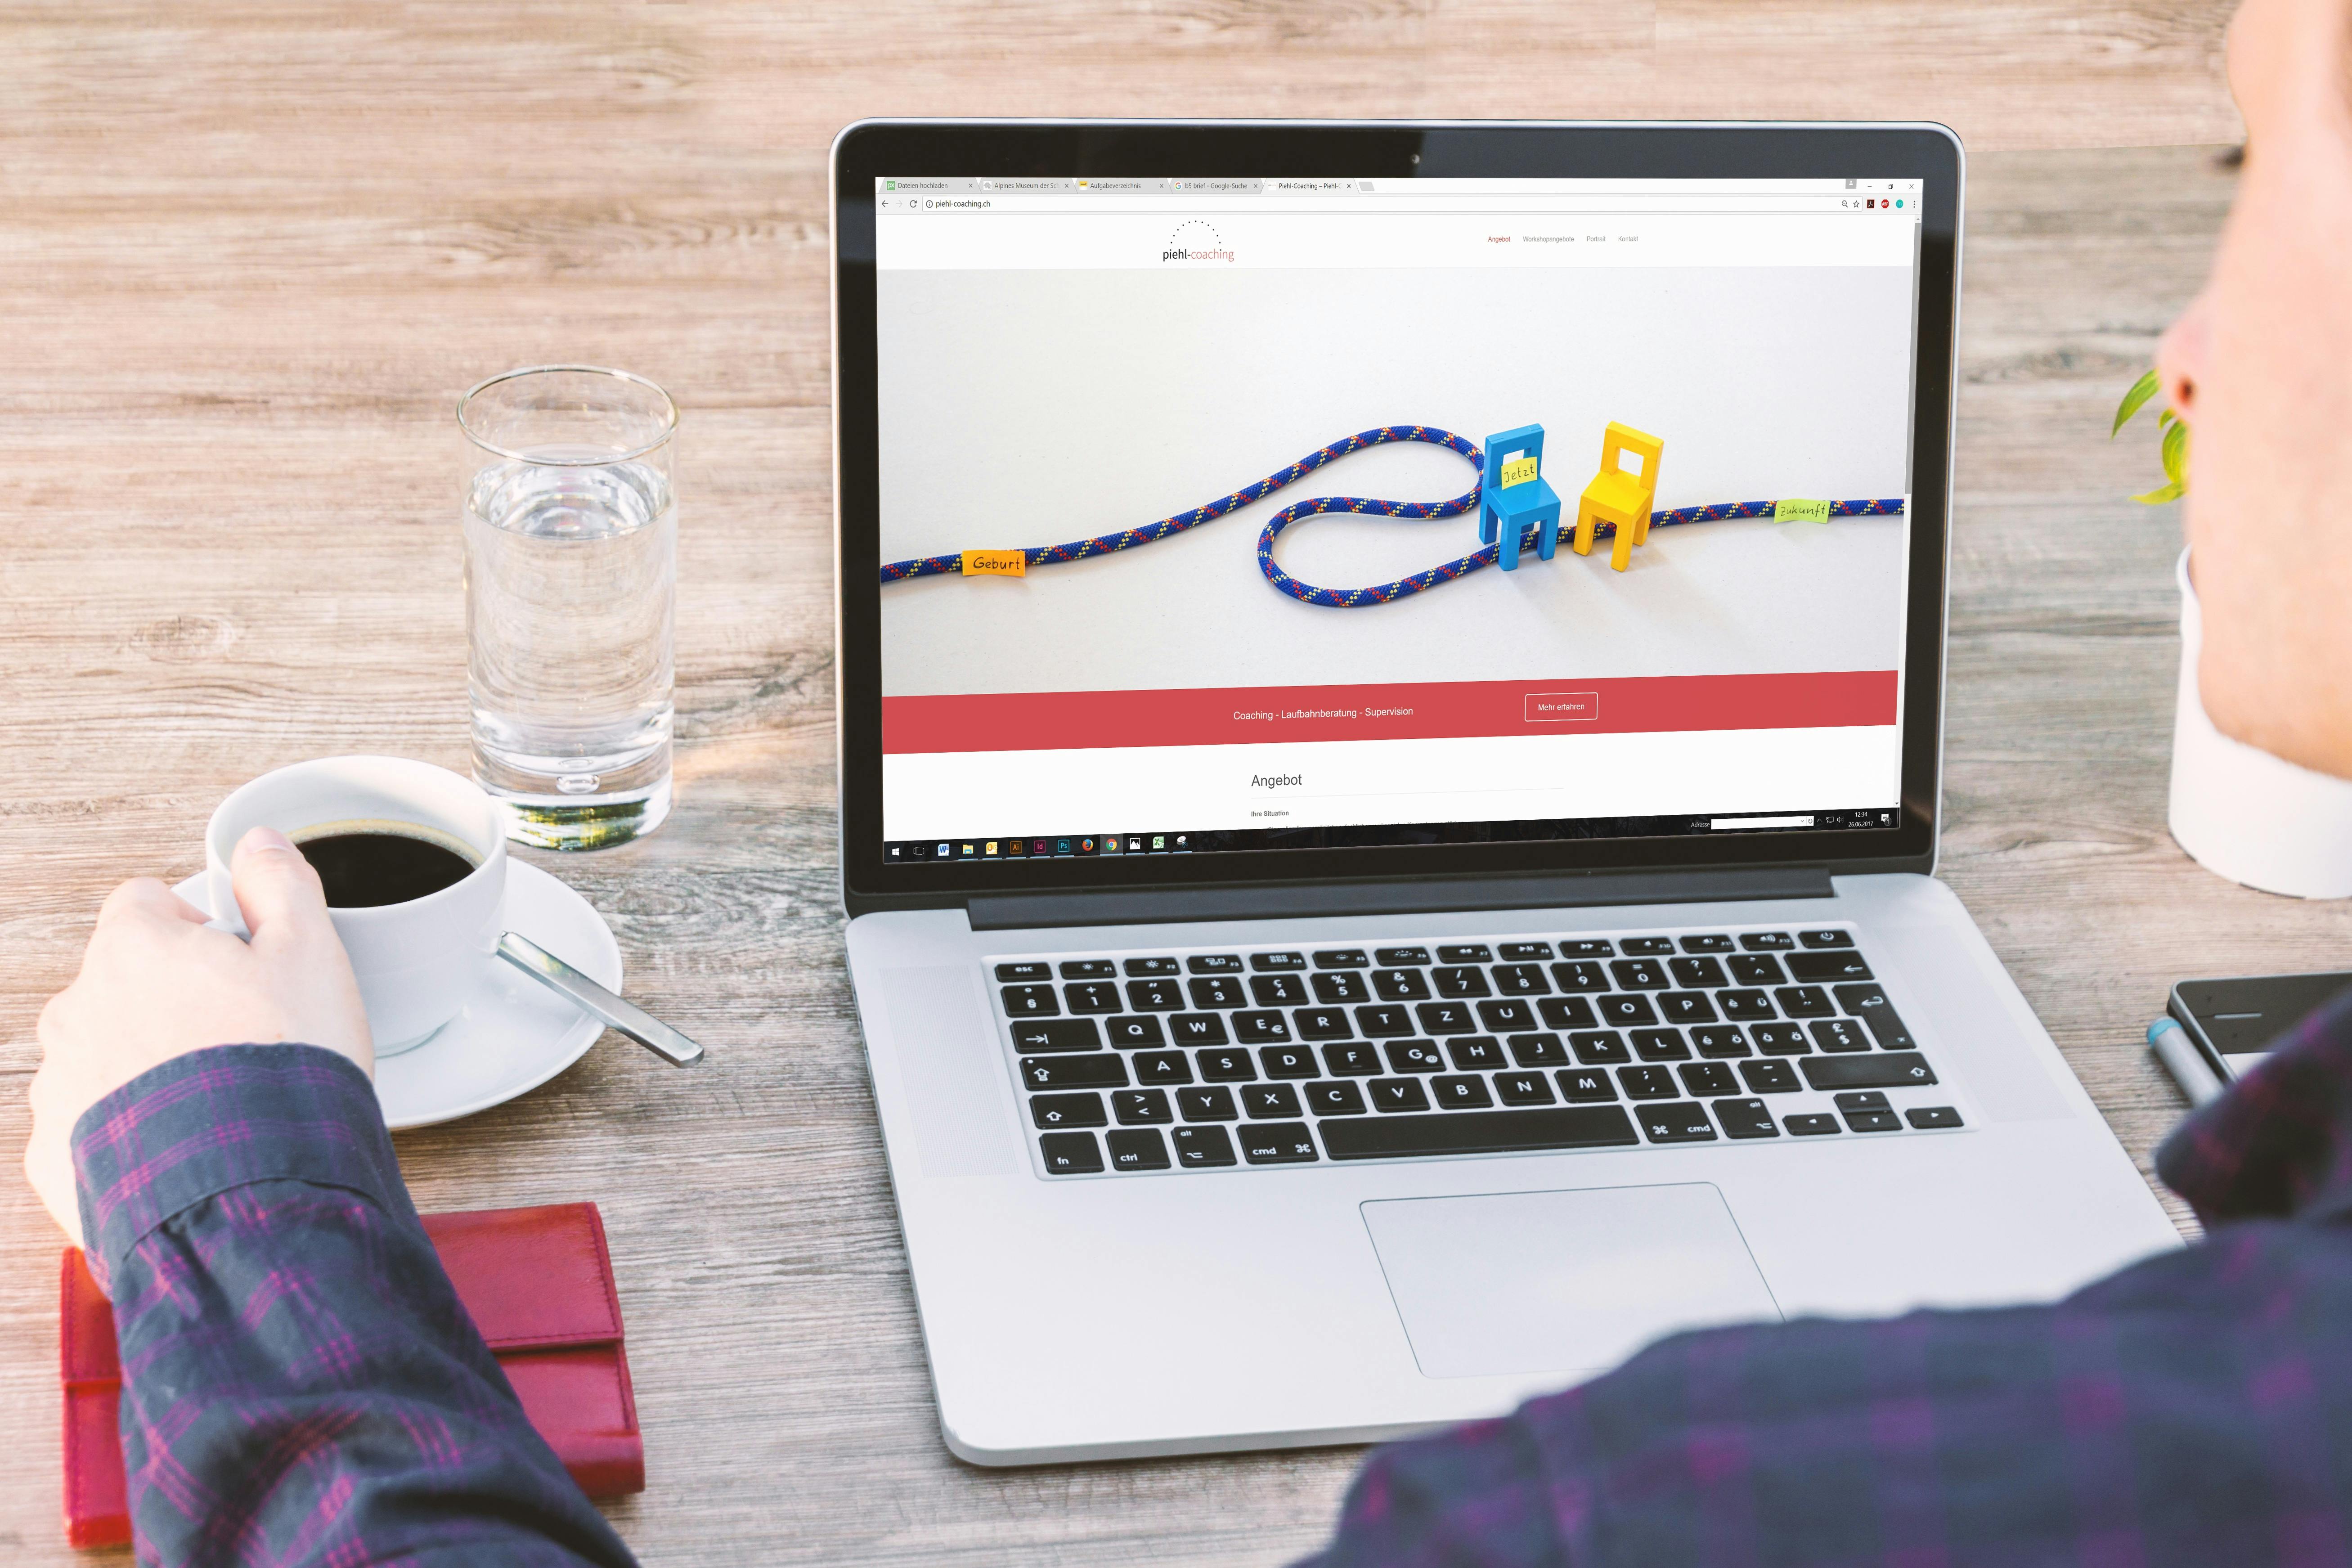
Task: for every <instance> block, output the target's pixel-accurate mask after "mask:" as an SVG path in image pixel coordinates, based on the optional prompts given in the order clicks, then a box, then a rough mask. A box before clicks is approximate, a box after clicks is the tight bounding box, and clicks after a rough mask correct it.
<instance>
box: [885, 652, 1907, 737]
mask: <svg viewBox="0 0 2352 1568" xmlns="http://www.w3.org/2000/svg"><path fill="white" fill-rule="evenodd" d="M1895 684H1896V672H1895V671H1894V670H1891V669H1853V670H1830V671H1823V672H1818V673H1813V674H1805V675H1665V676H1629V677H1622V678H1619V679H1608V680H1576V679H1565V680H1553V681H1543V680H1450V681H1429V682H1420V683H1412V684H1402V685H1381V686H1231V687H1203V688H1197V689H1183V690H1171V691H1016V692H995V693H987V694H980V695H973V696H963V697H886V698H884V699H883V700H882V750H883V752H885V753H886V754H907V753H911V752H1062V751H1091V750H1098V749H1108V748H1113V747H1127V746H1233V745H1247V744H1249V743H1251V742H1257V741H1288V742H1297V741H1431V740H1456V739H1460V738H1463V737H1466V736H1484V735H1559V734H1587V735H1594V734H1598V735H1622V734H1637V733H1646V732H1655V731H1669V730H1811V729H1834V728H1844V727H1850V726H1861V725H1883V724H1892V723H1894V722H1895V695H1896V694H1895Z"/></svg>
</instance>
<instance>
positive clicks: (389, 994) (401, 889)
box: [205, 757, 507, 1058]
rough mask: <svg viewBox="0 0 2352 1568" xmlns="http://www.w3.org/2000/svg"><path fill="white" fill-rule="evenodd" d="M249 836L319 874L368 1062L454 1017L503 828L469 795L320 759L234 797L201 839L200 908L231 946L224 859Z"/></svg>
mask: <svg viewBox="0 0 2352 1568" xmlns="http://www.w3.org/2000/svg"><path fill="white" fill-rule="evenodd" d="M256 827H274V828H276V829H277V830H278V832H280V833H283V834H284V835H286V837H289V838H290V839H292V840H293V841H294V843H295V846H296V847H298V848H299V849H300V850H301V851H302V854H303V857H304V858H306V859H308V860H309V861H310V863H311V865H312V866H313V867H314V868H317V869H318V870H319V873H320V881H321V882H322V883H324V884H325V886H326V889H327V912H328V915H329V917H330V918H331V920H332V921H334V925H335V934H336V935H338V936H340V937H341V938H342V942H343V951H344V952H347V953H349V954H350V955H351V960H352V973H353V974H355V975H356V976H357V977H358V980H359V985H360V999H361V1001H362V1003H363V1004H365V1005H366V1007H367V1016H368V1030H369V1033H371V1034H372V1035H373V1036H374V1037H375V1054H376V1055H377V1056H378V1057H379V1058H383V1057H389V1056H395V1055H397V1054H399V1053H400V1052H402V1051H404V1050H407V1049H409V1048H411V1047H415V1046H419V1045H422V1044H424V1042H425V1039H426V1038H427V1037H429V1036H430V1035H431V1034H432V1033H433V1031H435V1030H436V1029H438V1028H439V1027H440V1026H442V1025H444V1024H446V1023H447V1022H448V1021H449V1020H450V1019H451V1018H453V1017H455V1016H457V1011H458V1009H459V1008H461V1007H463V1006H464V1005H466V1001H467V997H468V995H470V994H472V992H473V989H474V987H475V985H476V984H477V982H478V977H479V975H480V973H481V966H482V963H483V961H484V960H485V959H486V958H487V957H488V955H489V954H491V953H492V952H494V951H495V950H496V948H497V946H498V941H499V933H500V931H503V930H504V929H505V928H504V921H503V920H502V919H501V914H502V911H503V909H504V907H505V903H506V878H507V844H506V823H505V820H504V818H503V816H501V815H500V812H499V806H498V805H497V803H496V802H495V801H493V800H492V799H491V798H490V796H489V795H488V794H487V793H485V792H484V791H483V789H482V787H481V786H480V785H479V784H475V783H474V782H473V781H472V780H471V779H468V778H465V777H463V776H462V775H460V774H457V773H451V772H449V771H448V770H447V769H446V768H436V767H435V766H433V765H432V764H431V763H416V762H409V761H407V760H405V759H404V758H400V757H323V758H320V760H318V761H316V762H309V763H295V764H294V765H293V766H291V767H285V768H280V769H278V771H277V772H276V773H264V774H262V775H261V777H259V778H257V779H255V780H254V781H253V782H252V783H250V784H246V785H244V786H243V787H241V788H239V789H238V790H236V792H235V793H234V794H232V795H230V796H229V797H228V798H227V799H226V800H225V801H223V802H221V804H220V807H219V809H217V810H216V811H215V812H214V813H213V816H212V821H211V823H210V824H209V825H208V826H206V827H205V893H206V896H207V900H208V901H209V902H210V904H211V905H212V910H213V914H214V918H215V921H216V922H217V923H219V924H222V925H225V926H226V927H228V928H229V929H230V930H232V931H236V932H237V933H238V934H239V935H243V934H245V933H246V932H245V922H244V920H243V918H242V917H241V916H240V915H239V913H238V910H237V904H236V892H235V890H234V889H232V887H231V886H230V881H229V858H230V856H232V855H233V854H235V853H236V845H237V840H239V839H241V838H243V837H245V835H246V834H247V832H249V831H251V830H252V829H254V828H256Z"/></svg>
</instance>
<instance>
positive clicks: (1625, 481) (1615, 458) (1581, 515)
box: [1576, 421, 1666, 572]
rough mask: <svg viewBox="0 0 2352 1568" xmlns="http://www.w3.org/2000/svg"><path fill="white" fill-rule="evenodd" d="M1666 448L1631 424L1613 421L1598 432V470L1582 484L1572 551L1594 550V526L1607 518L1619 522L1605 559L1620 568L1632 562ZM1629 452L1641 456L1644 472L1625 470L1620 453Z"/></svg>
mask: <svg viewBox="0 0 2352 1568" xmlns="http://www.w3.org/2000/svg"><path fill="white" fill-rule="evenodd" d="M1665 449H1666V444H1665V442H1664V441H1663V440H1661V439H1659V438H1658V437H1655V436H1645V435H1643V433H1642V432H1641V431H1639V430H1636V429H1634V428H1633V426H1631V425H1619V424H1616V423H1614V422H1613V421H1612V423H1611V424H1610V426H1609V428H1608V429H1607V430H1606V431H1604V432H1602V434H1601V472H1600V473H1599V474H1598V475H1596V476H1594V478H1593V480H1592V482H1591V484H1589V485H1587V486H1585V487H1584V495H1583V498H1582V499H1581V500H1579V501H1578V502H1577V503H1576V552H1577V553H1578V554H1579V555H1590V554H1591V553H1592V525H1593V524H1594V523H1596V522H1611V523H1614V524H1616V526H1617V547H1616V548H1615V549H1614V550H1612V551H1611V552H1609V564H1610V565H1611V566H1612V567H1614V568H1615V569H1616V570H1618V571H1620V572H1622V571H1623V570H1625V568H1626V567H1627V566H1629V565H1631V564H1632V563H1633V546H1635V545H1637V544H1645V543H1647V542H1649V538H1650V509H1651V507H1652V506H1653V505H1654V504H1655V503H1656V501H1657V499H1658V459H1659V458H1660V457H1662V456H1664V453H1665ZM1628 452H1631V453H1633V455H1634V456H1635V457H1636V458H1640V459H1641V460H1642V471H1641V472H1640V473H1638V474H1629V473H1627V472H1626V471H1625V469H1624V466H1623V458H1624V455H1625V454H1626V453H1628Z"/></svg>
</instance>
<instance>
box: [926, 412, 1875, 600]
mask: <svg viewBox="0 0 2352 1568" xmlns="http://www.w3.org/2000/svg"><path fill="white" fill-rule="evenodd" d="M1391 441H1423V442H1426V443H1428V444H1430V445H1432V446H1436V447H1446V448H1447V449H1449V450H1451V451H1454V452H1459V453H1460V454H1461V455H1462V456H1463V457H1465V458H1468V459H1469V460H1470V464H1471V466H1472V467H1473V468H1477V469H1479V470H1480V471H1481V472H1482V473H1483V472H1484V471H1485V459H1484V458H1483V457H1482V456H1481V455H1480V453H1479V451H1478V448H1477V447H1476V446H1475V444H1473V443H1472V442H1470V441H1467V440H1465V439H1464V438H1463V437H1459V436H1456V435H1455V434H1454V433H1453V432H1452V431H1451V430H1439V429H1436V428H1434V427H1433V426H1427V425H1382V426H1379V427H1378V428H1377V429H1371V430H1360V431H1358V432H1357V433H1356V434H1355V435H1353V436H1349V437H1346V438H1344V439H1342V440H1339V441H1334V442H1333V443H1331V445H1329V446H1328V447H1318V448H1317V449H1316V450H1314V451H1312V452H1309V453H1308V454H1307V456H1305V457H1304V458H1299V459H1298V461H1297V462H1295V463H1293V464H1291V465H1290V466H1289V467H1288V468H1283V469H1281V470H1279V471H1278V472H1276V473H1272V474H1268V475H1267V476H1266V477H1265V478H1264V479H1260V480H1258V481H1257V483H1255V484H1254V485H1245V486H1244V487H1243V488H1242V489H1237V490H1235V491H1234V492H1233V494H1231V495H1228V496H1220V497H1219V498H1218V499H1217V500H1213V501H1211V502H1209V503H1208V504H1207V505H1206V506H1199V507H1195V508H1193V509H1192V510H1191V511H1180V512H1178V513H1177V514H1176V515H1175V516H1173V517H1163V518H1161V519H1160V521H1158V522H1154V523H1148V524H1146V525H1145V526H1143V527H1141V528H1130V529H1126V530H1124V531H1120V532H1118V533H1103V534H1097V535H1096V536H1095V537H1094V538H1092V539H1076V540H1072V541H1071V542H1069V543H1067V544H1040V545H1033V546H1031V547H1029V548H1027V549H1024V550H1023V551H1022V552H1021V555H1022V558H1023V560H1024V563H1025V564H1026V565H1028V566H1050V565H1053V564H1055V563H1058V562H1063V561H1083V560H1085V559H1086V558H1087V556H1089V555H1108V554H1109V553H1111V552H1114V551H1118V550H1133V549H1135V548H1137V547H1138V546H1139V545H1145V544H1156V543H1158V542H1160V541H1161V540H1163V539H1166V538H1167V537H1169V536H1170V535H1171V534H1176V533H1181V532H1183V531H1185V530H1186V529H1190V528H1198V527H1199V526H1200V525H1201V524H1202V523H1204V522H1214V521H1216V520H1217V519H1219V518H1221V517H1223V516H1224V515H1225V514H1226V513H1227V512H1229V511H1233V510H1236V509H1238V508H1241V507H1245V506H1248V505H1250V504H1251V503H1252V502H1254V501H1260V500H1265V498H1266V497H1267V496H1270V495H1272V494H1273V493H1274V492H1275V491H1276V490H1278V489H1282V488H1283V487H1284V486H1286V485H1288V484H1290V483H1292V482H1293V481H1295V480H1297V479H1304V478H1305V477H1306V476H1307V475H1308V474H1311V473H1313V472H1314V471H1315V470H1316V469H1318V468H1321V467H1323V466H1324V465H1325V464H1326V463H1329V462H1334V461H1336V460H1338V459H1339V458H1344V457H1346V456H1347V455H1348V454H1349V453H1350V452H1360V451H1362V450H1363V449H1364V448H1365V447H1378V446H1382V445H1384V444H1386V443H1388V442H1391ZM1478 496H1479V489H1478V487H1477V486H1475V485H1474V486H1472V487H1471V488H1470V489H1469V490H1468V491H1467V492H1465V494H1462V495H1458V496H1455V497H1454V499H1453V500H1442V501H1401V500H1372V499H1370V498H1369V497H1365V496H1317V497H1315V498H1314V499H1312V500H1302V501H1293V502H1292V503H1291V504H1290V505H1288V506H1286V507H1285V508H1283V509H1282V510H1280V511H1278V512H1276V513H1275V514H1274V516H1273V517H1271V518H1269V519H1267V520H1266V524H1265V529H1264V530H1263V531H1260V532H1259V534H1258V536H1257V564H1258V570H1259V571H1261V572H1263V573H1265V579H1266V581H1267V582H1269V583H1271V584H1274V585H1275V586H1276V587H1277V588H1279V589H1281V590H1282V591H1283V592H1284V593H1286V594H1287V595H1290V596H1291V597H1292V598H1294V599H1297V600H1298V601H1300V602H1301V603H1303V604H1308V605H1327V606H1328V607H1330V608H1333V609H1349V610H1351V609H1358V608H1360V607H1362V606H1364V605H1385V604H1388V603H1390V602H1391V601H1392V600H1396V599H1401V598H1403V597H1404V596H1405V595H1408V594H1419V593H1422V592H1423V591H1425V590H1427V589H1430V588H1434V587H1436V586H1438V585H1439V584H1444V583H1451V582H1453V581H1454V580H1455V579H1456V578H1459V577H1465V576H1467V575H1468V574H1471V573H1473V572H1475V571H1478V570H1479V569H1480V568H1482V567H1486V566H1492V565H1493V564H1495V562H1496V559H1497V557H1499V556H1500V554H1501V553H1502V545H1501V542H1499V541H1498V542H1496V543H1493V544H1489V545H1486V546H1485V547H1484V548H1482V549H1479V550H1476V551H1474V552H1471V553H1470V554H1468V555H1464V556H1460V557H1457V558H1456V559H1454V560H1452V561H1448V562H1446V563H1444V564H1443V565H1438V566H1433V567H1431V568H1430V569H1429V570H1427V571H1426V572H1416V573H1414V574H1412V576H1410V577H1400V578H1398V579H1397V580H1396V581H1395V582H1393V583H1377V584H1373V585H1372V586H1370V587H1369V588H1318V587H1317V586H1316V585H1315V584H1312V583H1302V582H1300V581H1299V580H1298V579H1297V578H1296V577H1293V576H1292V575H1291V574H1289V573H1287V572H1285V571H1284V570H1283V569H1282V567H1281V566H1280V565H1279V564H1277V563H1276V561H1275V559H1274V542H1275V540H1276V538H1277V537H1279V536H1280V534H1281V532H1282V531H1283V530H1284V529H1286V528H1288V527H1289V526H1290V525H1291V524H1292V523H1294V522H1297V521H1299V520H1300V519H1301V518H1307V517H1317V516H1320V515H1323V514H1325V513H1328V512H1335V511H1346V512H1356V513H1359V514H1365V515H1370V516H1375V517H1400V518H1404V519H1407V520H1409V521H1416V522H1419V521H1427V520H1429V519H1432V518H1441V517H1459V516H1461V515H1462V514H1463V513H1464V512H1465V511H1475V510H1477V506H1478ZM1778 504H1779V503H1778V502H1776V501H1769V500H1748V501H1727V502H1718V503H1717V504H1716V505H1713V506H1685V507H1675V508H1673V509H1671V510H1665V511H1654V512H1652V513H1651V514H1650V526H1651V527H1652V528H1672V527H1674V526H1675V525H1676V524H1677V523H1686V522H1712V521H1717V520H1720V519H1725V518H1736V517H1770V516H1772V515H1773V513H1774V509H1775V508H1776V507H1777V506H1778ZM1901 510H1903V501H1902V499H1901V498H1900V497H1897V498H1895V499H1894V500H1841V501H1832V502H1831V503H1830V515H1832V517H1885V516H1891V515H1894V514H1895V513H1898V512H1900V511H1901ZM1540 526H1541V525H1540V524H1535V523H1530V524H1528V527H1527V528H1525V529H1524V530H1522V531H1521V532H1520V534H1519V548H1520V550H1521V551H1522V552H1527V551H1531V550H1534V549H1535V548H1536V534H1537V531H1538V528H1539V527H1540ZM1614 532H1616V528H1615V526H1614V525H1613V524H1611V523H1606V522H1603V523H1601V524H1599V525H1597V526H1596V527H1595V529H1594V534H1595V536H1596V537H1599V538H1607V537H1608V536H1609V535H1611V534H1612V533H1614ZM1005 553H1007V554H1010V553H1012V552H1010V551H1007V552H1005ZM962 571H963V557H962V556H961V555H918V556H913V557H910V558H909V559H908V560H905V561H892V562H889V563H886V564H885V565H884V566H883V568H882V581H883V582H884V583H898V582H903V581H905V580H906V579H908V578H910V577H932V576H937V575H939V574H942V573H957V574H961V572H962Z"/></svg>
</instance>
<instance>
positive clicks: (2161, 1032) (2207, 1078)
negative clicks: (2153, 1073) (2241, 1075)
mask: <svg viewBox="0 0 2352 1568" xmlns="http://www.w3.org/2000/svg"><path fill="white" fill-rule="evenodd" d="M2147 1045H2148V1048H2149V1049H2150V1050H2152V1051H2154V1052H2155V1053H2156V1059H2157V1060H2158V1061H2160V1062H2162V1063H2163V1064H2164V1067H2165V1070H2166V1071H2167V1072H2169V1073H2170V1074H2171V1075H2172V1081H2173V1082H2175V1083H2177V1084H2179V1086H2180V1092H2181V1093H2183V1094H2185V1095H2187V1096H2188V1097H2189V1105H2190V1106H2191V1107H2192V1108H2193V1107H2196V1106H2200V1105H2203V1104H2205V1103H2206V1102H2207V1101H2209V1100H2216V1099H2219V1098H2220V1097H2221V1079H2217V1078H2215V1077H2214V1076H2213V1069H2212V1068H2209V1067H2207V1066H2206V1065H2205V1058H2203V1057H2201V1056H2200V1055H2198V1054H2197V1047H2195V1046H2194V1045H2192V1044H2190V1043H2189V1035H2188V1032H2187V1031H2186V1030H2184V1029H2182V1028H2181V1026H2180V1025H2179V1022H2178V1021H2176V1020H2174V1019H2172V1018H2158V1020H2157V1021H2156V1022H2155V1023H2153V1024H2150V1025H2149V1026H2147Z"/></svg>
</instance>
